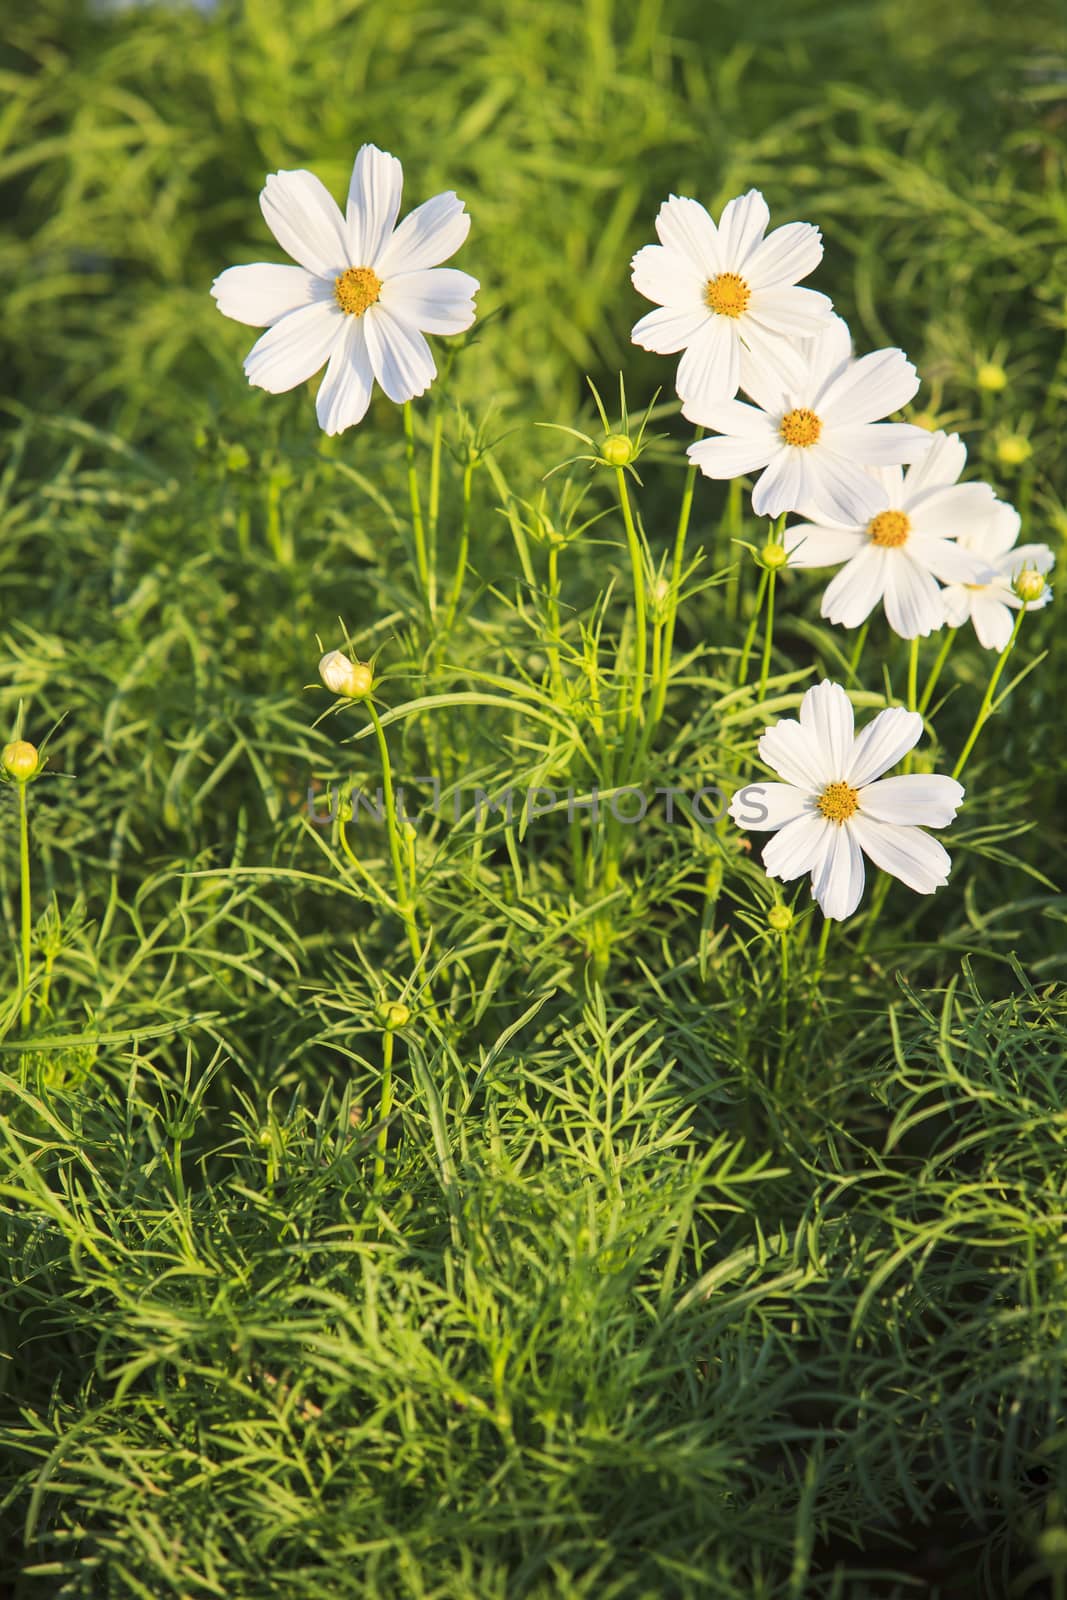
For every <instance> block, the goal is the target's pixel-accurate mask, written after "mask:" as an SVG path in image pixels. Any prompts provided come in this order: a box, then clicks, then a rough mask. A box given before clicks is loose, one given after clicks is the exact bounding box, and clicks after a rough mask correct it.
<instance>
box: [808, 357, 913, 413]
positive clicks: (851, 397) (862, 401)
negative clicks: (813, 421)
mask: <svg viewBox="0 0 1067 1600" xmlns="http://www.w3.org/2000/svg"><path fill="white" fill-rule="evenodd" d="M918 387H919V374H918V373H917V372H916V370H915V368H914V367H913V366H912V364H911V362H910V361H909V360H908V358H907V356H906V355H905V354H904V352H903V350H875V351H873V352H872V353H871V354H870V355H869V356H861V357H860V359H859V360H858V361H853V362H852V363H851V365H850V366H849V367H848V368H847V369H846V370H845V371H844V372H842V373H840V374H839V375H838V376H837V377H836V378H832V379H831V380H830V382H829V383H828V384H827V385H826V387H825V389H824V390H823V391H822V393H821V394H819V395H818V396H817V397H816V400H815V404H814V406H813V408H812V409H813V410H815V411H817V412H818V414H819V416H820V417H822V418H823V419H824V421H826V422H828V423H830V424H831V425H833V424H835V423H836V424H838V425H839V426H841V427H855V425H856V424H857V423H860V422H879V421H880V420H881V419H882V417H888V416H889V415H890V413H891V412H893V411H899V410H900V408H901V406H904V405H907V403H908V401H909V400H910V399H911V398H912V397H913V395H914V394H915V393H916V391H917V390H918Z"/></svg>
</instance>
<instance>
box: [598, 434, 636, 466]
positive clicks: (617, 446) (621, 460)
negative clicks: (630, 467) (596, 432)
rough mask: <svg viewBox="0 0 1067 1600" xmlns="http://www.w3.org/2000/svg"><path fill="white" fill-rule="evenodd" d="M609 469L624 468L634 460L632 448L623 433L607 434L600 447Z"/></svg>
mask: <svg viewBox="0 0 1067 1600" xmlns="http://www.w3.org/2000/svg"><path fill="white" fill-rule="evenodd" d="M600 454H601V456H602V457H603V459H604V460H605V461H606V462H607V464H608V466H609V467H625V466H626V465H627V463H628V462H630V461H632V460H633V458H634V447H633V444H632V443H631V442H630V440H629V439H628V438H627V437H626V435H625V434H624V433H609V434H607V435H606V436H605V438H604V442H603V443H602V444H601V446H600Z"/></svg>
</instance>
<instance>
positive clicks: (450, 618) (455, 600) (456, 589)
mask: <svg viewBox="0 0 1067 1600" xmlns="http://www.w3.org/2000/svg"><path fill="white" fill-rule="evenodd" d="M473 477H474V463H473V461H468V462H467V465H466V466H465V467H464V468H463V509H462V512H461V514H460V525H459V550H458V552H457V555H456V571H455V574H454V576H453V578H452V591H451V593H450V594H449V597H448V612H447V614H446V616H445V626H444V637H445V638H447V637H448V635H449V634H450V633H451V632H452V628H453V625H454V623H455V620H456V611H457V609H458V607H459V600H460V595H461V594H462V593H463V579H464V577H465V576H466V572H467V552H468V550H469V549H470V542H471V480H472V479H473Z"/></svg>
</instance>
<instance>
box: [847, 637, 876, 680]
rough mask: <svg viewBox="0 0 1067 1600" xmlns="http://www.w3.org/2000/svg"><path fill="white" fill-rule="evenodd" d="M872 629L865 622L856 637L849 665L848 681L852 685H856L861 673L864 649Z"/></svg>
mask: <svg viewBox="0 0 1067 1600" xmlns="http://www.w3.org/2000/svg"><path fill="white" fill-rule="evenodd" d="M870 628H871V625H870V623H869V622H865V623H864V624H863V627H862V628H861V629H860V631H859V633H858V634H857V635H856V643H855V645H854V646H853V649H852V659H851V661H850V662H849V664H848V681H849V683H850V684H854V683H855V682H856V674H857V672H858V671H859V665H860V658H861V657H862V655H863V647H864V645H865V644H866V643H867V635H868V633H869V632H870Z"/></svg>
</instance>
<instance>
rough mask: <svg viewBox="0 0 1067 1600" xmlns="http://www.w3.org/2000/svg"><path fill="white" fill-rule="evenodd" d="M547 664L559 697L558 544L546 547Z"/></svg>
mask: <svg viewBox="0 0 1067 1600" xmlns="http://www.w3.org/2000/svg"><path fill="white" fill-rule="evenodd" d="M547 649H548V666H549V673H550V675H551V679H552V693H553V694H554V695H555V696H556V697H557V699H558V698H559V696H560V695H561V694H562V692H563V672H562V669H561V667H560V660H559V545H558V544H551V545H549V547H548V640H547Z"/></svg>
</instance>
